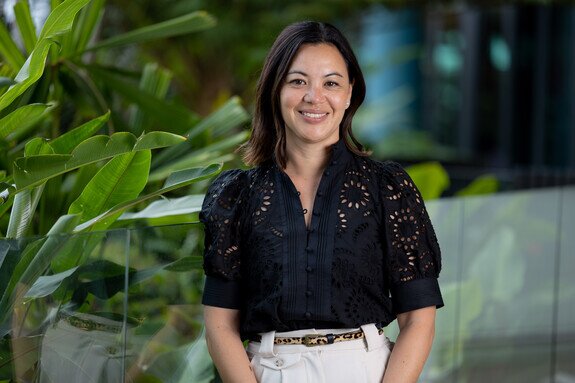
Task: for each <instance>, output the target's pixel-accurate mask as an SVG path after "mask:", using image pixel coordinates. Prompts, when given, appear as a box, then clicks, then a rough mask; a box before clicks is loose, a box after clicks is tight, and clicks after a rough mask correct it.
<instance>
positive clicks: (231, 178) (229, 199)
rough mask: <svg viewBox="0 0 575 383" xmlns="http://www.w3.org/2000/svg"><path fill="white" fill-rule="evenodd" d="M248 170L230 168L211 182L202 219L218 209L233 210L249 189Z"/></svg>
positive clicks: (204, 203) (204, 202)
mask: <svg viewBox="0 0 575 383" xmlns="http://www.w3.org/2000/svg"><path fill="white" fill-rule="evenodd" d="M248 185H249V177H248V171H247V170H242V169H230V170H225V171H223V172H221V173H220V174H219V175H218V176H217V177H216V178H215V179H214V180H213V181H212V183H211V184H210V186H209V187H208V191H207V192H206V195H205V197H204V201H203V204H202V211H201V213H200V220H204V218H206V216H207V215H209V214H210V213H213V212H214V209H215V210H217V211H222V210H223V211H226V210H227V211H231V210H234V208H235V206H236V205H238V203H239V202H240V201H241V199H242V195H243V194H244V192H245V190H246V189H248Z"/></svg>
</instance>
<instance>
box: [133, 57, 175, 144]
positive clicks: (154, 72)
mask: <svg viewBox="0 0 575 383" xmlns="http://www.w3.org/2000/svg"><path fill="white" fill-rule="evenodd" d="M171 80H172V72H170V71H168V70H166V69H162V68H160V67H159V66H158V64H156V63H148V64H146V66H144V71H143V73H142V79H141V80H140V89H141V90H142V91H143V92H146V93H149V94H151V95H153V96H154V97H158V98H160V99H165V98H166V94H167V93H168V88H169V86H170V81H171ZM149 117H153V116H148V113H147V112H146V110H145V109H142V108H140V107H138V106H137V105H135V106H134V108H133V109H132V113H131V116H130V126H131V129H132V132H134V133H136V134H141V133H143V132H144V131H145V130H149V129H148V128H149V127H151V121H150V118H149Z"/></svg>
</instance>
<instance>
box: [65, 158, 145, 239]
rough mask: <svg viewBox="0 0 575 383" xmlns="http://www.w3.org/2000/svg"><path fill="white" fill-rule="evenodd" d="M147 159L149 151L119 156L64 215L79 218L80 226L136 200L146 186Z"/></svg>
mask: <svg viewBox="0 0 575 383" xmlns="http://www.w3.org/2000/svg"><path fill="white" fill-rule="evenodd" d="M151 156H152V155H151V152H150V151H149V150H142V151H139V152H132V153H126V154H122V155H121V156H118V157H116V158H114V159H113V160H111V161H110V162H108V163H107V164H106V165H105V166H104V167H102V169H100V171H99V172H98V173H97V174H96V175H95V176H94V178H92V180H91V181H90V182H89V183H88V185H86V188H85V189H84V191H83V192H82V194H81V195H80V197H78V199H77V200H76V201H74V202H73V203H72V205H71V206H70V209H69V210H68V213H69V214H80V215H81V217H82V218H81V222H85V221H87V220H89V219H92V218H94V217H96V216H97V215H99V214H101V213H103V212H105V211H107V210H109V209H111V208H112V207H114V206H116V205H118V204H120V203H123V202H126V201H131V200H133V199H134V198H136V197H137V196H138V195H139V194H140V192H141V191H142V190H143V189H144V186H146V183H147V182H148V174H149V172H150V159H151ZM111 223H112V222H109V224H111ZM109 224H108V225H99V226H98V229H99V230H103V229H105V228H106V226H109Z"/></svg>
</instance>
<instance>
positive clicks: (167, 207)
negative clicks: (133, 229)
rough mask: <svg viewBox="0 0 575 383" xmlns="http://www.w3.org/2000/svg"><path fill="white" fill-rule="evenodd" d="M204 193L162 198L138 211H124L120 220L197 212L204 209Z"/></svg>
mask: <svg viewBox="0 0 575 383" xmlns="http://www.w3.org/2000/svg"><path fill="white" fill-rule="evenodd" d="M203 200H204V195H203V194H194V195H189V196H185V197H180V198H173V199H160V200H158V201H154V202H152V203H151V204H149V205H148V206H147V207H146V208H145V209H144V210H142V211H139V212H137V213H124V214H122V216H121V217H120V218H118V220H128V219H148V218H161V217H169V216H174V215H182V214H192V213H197V212H199V211H200V210H201V209H202V202H203Z"/></svg>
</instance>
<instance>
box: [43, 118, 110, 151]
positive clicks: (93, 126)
mask: <svg viewBox="0 0 575 383" xmlns="http://www.w3.org/2000/svg"><path fill="white" fill-rule="evenodd" d="M109 119H110V111H108V112H107V113H106V114H104V115H102V116H100V117H97V118H94V119H93V120H90V121H88V122H86V123H85V124H83V125H80V126H79V127H77V128H75V129H72V130H71V131H69V132H67V133H64V134H63V135H61V136H60V137H57V138H55V139H54V140H52V141H50V146H51V147H52V148H53V149H54V153H56V154H69V153H70V152H71V151H72V149H74V148H75V147H76V146H78V145H79V144H80V143H81V142H82V141H84V140H86V139H88V138H89V137H91V136H92V135H93V134H95V133H96V132H97V131H98V130H99V129H100V128H101V127H102V126H103V125H104V124H105V123H106V122H108V120H109Z"/></svg>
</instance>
